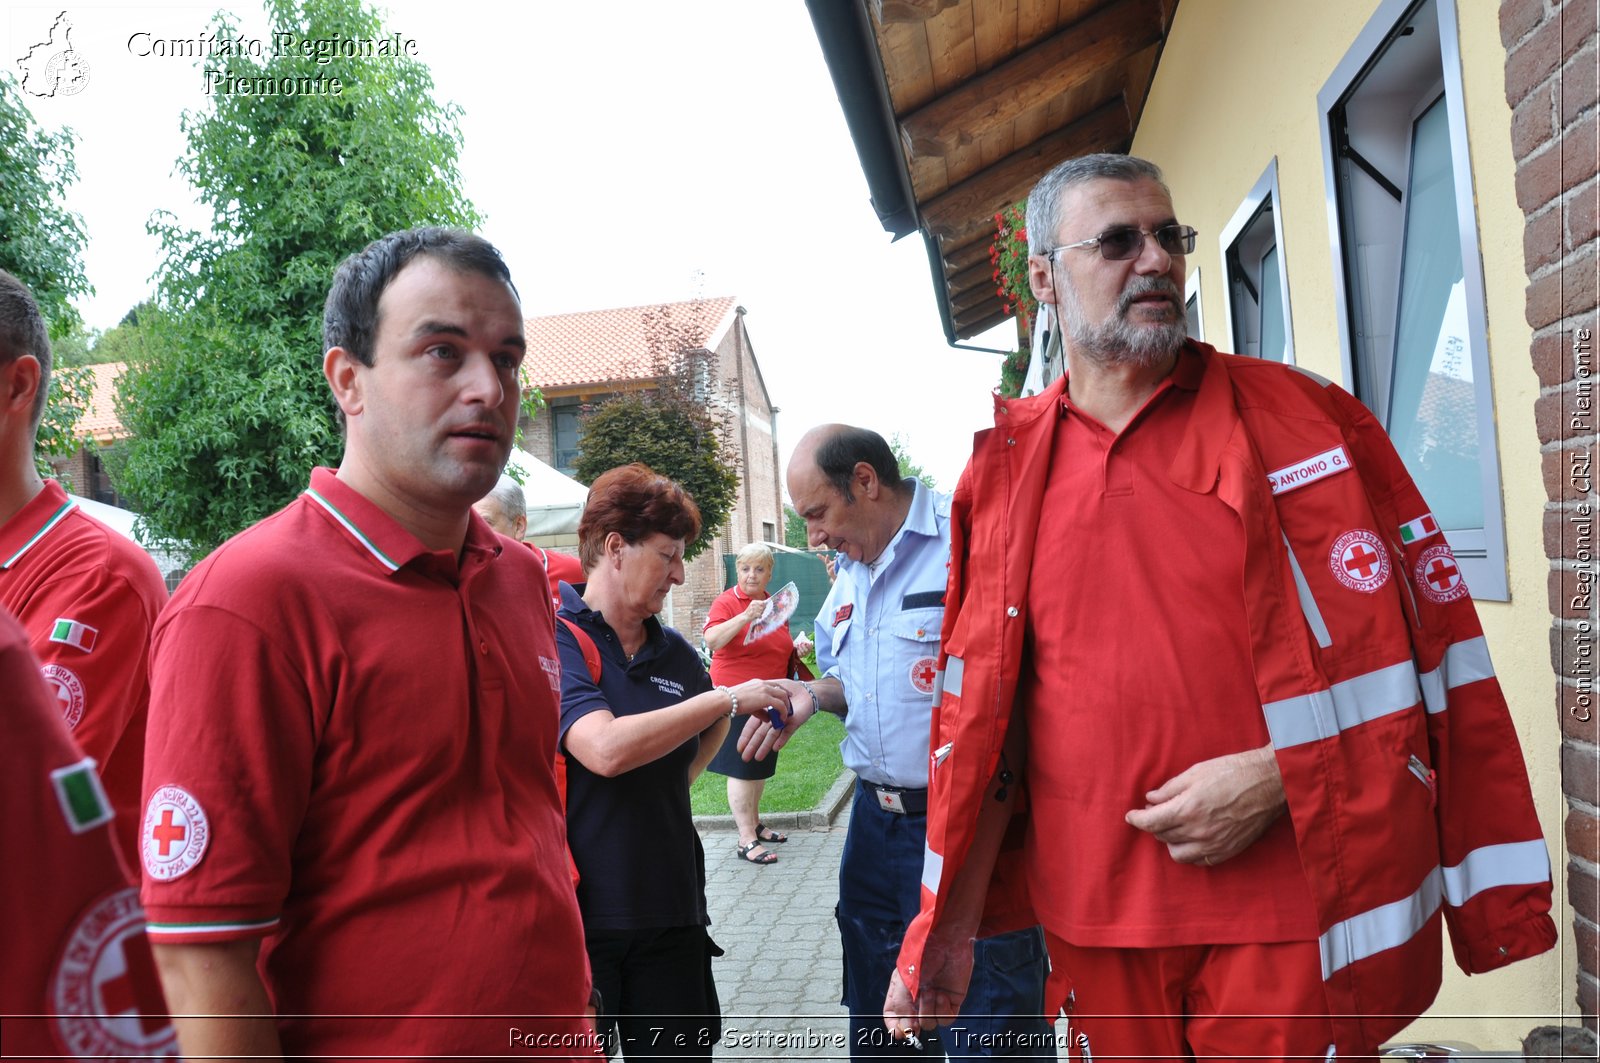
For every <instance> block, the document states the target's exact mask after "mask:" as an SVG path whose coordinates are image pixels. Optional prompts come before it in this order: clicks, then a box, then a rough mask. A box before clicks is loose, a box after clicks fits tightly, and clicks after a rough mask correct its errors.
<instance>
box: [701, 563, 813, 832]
mask: <svg viewBox="0 0 1600 1063" xmlns="http://www.w3.org/2000/svg"><path fill="white" fill-rule="evenodd" d="M734 573H735V575H736V576H737V581H736V582H735V583H734V585H733V586H732V587H729V588H728V589H727V590H725V591H723V592H722V593H721V594H720V595H718V597H717V600H716V601H714V602H712V603H711V612H710V614H709V615H707V617H706V627H705V639H706V645H707V646H708V647H710V649H711V681H712V682H713V683H716V684H718V685H721V686H727V685H730V684H738V683H742V682H744V681H745V680H747V679H782V678H784V677H786V676H788V674H789V660H790V658H791V657H792V656H793V655H794V642H793V641H792V640H791V639H790V638H789V628H788V626H787V625H785V626H783V627H781V628H779V629H778V630H777V631H773V632H771V633H769V634H767V635H765V636H763V637H761V638H759V639H756V640H755V641H754V642H750V643H746V642H745V640H744V638H745V629H746V628H747V627H749V626H750V622H751V621H752V620H754V619H756V617H758V616H760V615H761V611H762V610H763V609H765V608H766V604H767V597H768V595H767V583H768V581H770V580H771V579H772V551H771V550H770V549H768V548H767V546H766V544H764V543H751V544H750V545H748V546H746V547H745V548H744V549H743V550H740V551H739V556H738V557H736V558H735V559H734ZM743 730H744V728H742V727H730V728H728V736H727V737H726V738H725V739H723V742H722V748H721V749H720V750H718V751H717V755H716V757H715V758H713V760H712V761H711V763H710V764H709V765H707V768H708V770H710V771H714V772H716V773H717V774H719V775H726V776H727V777H728V807H729V808H730V809H732V810H733V822H734V824H735V825H736V826H737V827H738V828H739V855H740V856H741V857H743V858H744V859H746V860H748V861H750V862H751V863H752V864H771V863H776V862H777V859H778V854H777V853H774V852H772V851H770V850H768V849H767V848H765V846H764V845H763V843H765V844H766V845H772V844H775V843H777V842H786V841H788V840H789V839H788V838H787V837H785V836H784V835H782V834H779V833H778V832H777V831H775V830H773V829H772V828H770V827H768V826H767V825H766V824H764V823H762V822H761V790H762V787H764V786H765V785H766V781H767V780H768V779H770V778H772V775H773V773H774V772H776V771H777V770H778V755H777V754H776V753H772V754H770V755H768V756H767V758H766V759H765V760H751V761H745V760H741V759H740V757H739V734H740V732H742V731H743Z"/></svg>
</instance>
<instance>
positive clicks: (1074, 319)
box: [1061, 278, 1189, 369]
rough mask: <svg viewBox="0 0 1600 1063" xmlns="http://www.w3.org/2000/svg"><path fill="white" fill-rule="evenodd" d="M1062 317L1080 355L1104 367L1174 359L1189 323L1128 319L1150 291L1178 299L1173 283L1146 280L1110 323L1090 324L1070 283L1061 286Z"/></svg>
mask: <svg viewBox="0 0 1600 1063" xmlns="http://www.w3.org/2000/svg"><path fill="white" fill-rule="evenodd" d="M1062 288H1063V296H1064V297H1063V298H1062V300H1061V314H1062V319H1063V324H1064V325H1065V329H1066V335H1067V340H1068V341H1069V342H1070V343H1071V344H1072V345H1073V347H1075V348H1076V349H1077V351H1078V352H1079V353H1080V354H1083V355H1084V356H1086V357H1088V358H1089V359H1091V360H1092V361H1095V362H1099V363H1101V364H1102V365H1134V366H1139V367H1141V368H1146V369H1148V368H1153V367H1155V366H1158V365H1160V364H1161V363H1162V362H1164V361H1166V360H1167V359H1169V358H1171V357H1172V356H1173V355H1174V354H1176V353H1177V352H1178V348H1180V347H1182V346H1183V343H1184V340H1186V339H1187V338H1188V333H1189V327H1188V322H1187V321H1185V320H1184V319H1182V318H1179V319H1178V320H1177V321H1174V322H1172V323H1170V324H1166V325H1135V324H1133V323H1132V322H1131V321H1129V320H1128V311H1129V310H1130V309H1132V307H1133V300H1134V299H1136V298H1137V297H1139V296H1141V295H1146V294H1148V293H1150V292H1162V293H1165V294H1167V295H1171V296H1172V297H1173V298H1174V299H1176V298H1178V292H1177V289H1176V288H1175V287H1173V285H1172V282H1171V281H1167V280H1160V279H1155V278H1149V279H1143V280H1140V281H1137V282H1135V284H1134V285H1133V286H1132V287H1131V288H1129V289H1128V290H1127V291H1125V292H1123V293H1122V296H1121V298H1119V299H1118V300H1117V312H1116V314H1115V316H1113V317H1112V318H1111V319H1110V320H1108V321H1104V322H1101V323H1100V324H1098V325H1095V324H1091V323H1090V322H1089V320H1088V319H1087V318H1086V317H1085V316H1084V313H1083V307H1082V305H1081V304H1079V302H1078V293H1077V290H1076V289H1074V288H1073V287H1072V284H1071V282H1068V283H1067V284H1064V285H1062Z"/></svg>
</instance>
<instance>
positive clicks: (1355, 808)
mask: <svg viewBox="0 0 1600 1063" xmlns="http://www.w3.org/2000/svg"><path fill="white" fill-rule="evenodd" d="M1197 346H1198V348H1199V351H1200V353H1201V355H1202V357H1204V358H1205V359H1206V372H1205V377H1204V379H1203V381H1202V383H1201V387H1200V392H1199V394H1198V396H1197V398H1196V404H1195V410H1194V414H1193V417H1192V418H1191V421H1190V424H1189V427H1188V431H1187V435H1186V439H1185V444H1184V446H1183V447H1182V448H1180V449H1179V451H1178V452H1177V453H1176V454H1175V455H1174V456H1173V461H1172V465H1171V468H1170V474H1171V476H1172V479H1173V481H1174V482H1175V483H1177V484H1179V485H1181V486H1183V487H1186V488H1188V489H1189V490H1192V491H1196V492H1201V493H1209V492H1212V491H1215V492H1217V495H1218V497H1219V499H1220V500H1221V501H1222V502H1224V503H1225V504H1226V505H1228V506H1229V507H1230V508H1232V509H1233V510H1234V511H1235V512H1236V513H1238V515H1239V519H1240V521H1241V523H1242V525H1243V528H1244V532H1245V553H1246V556H1245V587H1244V596H1245V605H1246V612H1247V615H1248V617H1249V623H1250V638H1251V645H1252V650H1251V661H1250V662H1249V664H1250V666H1251V667H1253V669H1254V672H1255V679H1256V685H1257V688H1258V690H1259V693H1260V697H1261V704H1262V706H1263V713H1264V714H1265V716H1266V721H1267V727H1268V731H1269V733H1270V734H1271V737H1272V744H1273V747H1274V749H1275V752H1276V756H1277V760H1278V766H1279V768H1280V769H1281V772H1282V775H1283V784H1284V791H1285V795H1286V797H1287V800H1288V806H1289V814H1290V816H1291V817H1292V819H1293V822H1294V830H1295V837H1296V840H1297V843H1298V846H1299V851H1300V860H1301V864H1302V867H1303V868H1304V870H1305V873H1306V880H1307V883H1308V884H1309V886H1310V889H1311V894H1312V898H1313V900H1314V902H1315V905H1316V909H1317V915H1318V930H1319V933H1320V940H1319V945H1320V947H1321V954H1322V975H1323V979H1324V986H1325V988H1326V991H1327V1001H1328V1014H1329V1015H1330V1016H1333V1017H1334V1020H1333V1024H1334V1032H1335V1038H1336V1044H1337V1045H1338V1046H1339V1047H1341V1048H1347V1047H1354V1046H1359V1045H1373V1044H1377V1043H1379V1042H1381V1041H1382V1040H1383V1039H1385V1038H1387V1037H1390V1036H1392V1035H1393V1034H1394V1033H1395V1032H1396V1031H1397V1030H1399V1029H1400V1028H1401V1027H1403V1026H1404V1025H1405V1024H1406V1023H1407V1022H1409V1021H1410V1019H1411V1018H1413V1017H1415V1016H1416V1015H1419V1014H1420V1013H1421V1012H1423V1011H1424V1010H1425V1009H1426V1008H1427V1007H1428V1005H1429V1004H1430V1003H1432V1001H1433V998H1434V996H1435V995H1436V994H1437V992H1438V988H1439V981H1440V973H1441V972H1440V953H1441V942H1440V936H1441V935H1440V913H1441V912H1442V913H1443V917H1444V919H1446V920H1448V921H1449V923H1450V937H1451V941H1452V944H1453V947H1454V949H1455V956H1456V962H1457V963H1458V964H1459V965H1460V966H1461V968H1462V969H1463V970H1465V971H1466V972H1467V973H1469V974H1473V973H1478V972H1482V971H1488V970H1492V969H1494V968H1497V967H1501V966H1504V965H1506V964H1508V963H1511V962H1513V961H1515V960H1519V959H1523V958H1526V957H1529V956H1533V955H1537V954H1538V953H1541V952H1543V951H1545V950H1546V949H1548V948H1550V947H1551V946H1552V945H1553V944H1554V943H1555V940H1556V931H1555V925H1554V923H1553V922H1552V921H1551V919H1550V914H1549V913H1550V896H1551V886H1550V865H1549V856H1548V854H1547V852H1546V850H1545V845H1544V839H1543V835H1542V834H1541V832H1540V829H1539V824H1538V821H1537V819H1536V817H1535V815H1534V809H1533V800H1532V796H1531V794H1530V792H1529V787H1528V779H1527V773H1526V769H1525V767H1524V765H1523V761H1522V755H1521V751H1520V749H1519V747H1518V744H1517V735H1516V731H1515V729H1514V727H1513V725H1512V721H1511V718H1510V715H1509V713H1508V711H1507V709H1506V704H1505V699H1504V697H1503V696H1502V694H1501V692H1500V685H1499V682H1498V681H1497V680H1496V679H1495V677H1494V671H1493V668H1492V666H1491V664H1490V661H1489V654H1488V650H1487V648H1486V646H1485V643H1484V638H1483V632H1482V629H1481V628H1480V627H1479V624H1478V618H1477V613H1476V611H1475V610H1474V609H1473V606H1472V600H1471V598H1470V597H1468V595H1467V593H1466V588H1465V585H1464V584H1462V583H1461V579H1460V575H1459V572H1457V571H1456V567H1455V563H1454V558H1453V557H1452V556H1451V555H1450V552H1449V547H1448V546H1446V545H1445V543H1444V537H1443V535H1442V534H1439V533H1438V531H1437V529H1436V528H1434V527H1433V525H1432V518H1431V515H1430V514H1429V513H1428V508H1427V505H1426V503H1424V502H1423V500H1422V496H1421V495H1420V494H1419V493H1418V491H1417V488H1416V486H1415V484H1413V483H1412V481H1411V478H1410V476H1409V475H1407V473H1406V471H1405V467H1404V466H1403V464H1402V463H1401V461H1400V458H1399V456H1398V455H1397V454H1396V453H1395V451H1394V448H1393V447H1392V445H1391V444H1390V442H1389V439H1388V437H1387V436H1386V435H1385V434H1384V432H1383V430H1382V428H1381V427H1380V426H1379V425H1378V424H1377V422H1376V421H1375V420H1374V419H1373V417H1372V415H1371V414H1370V413H1369V412H1368V411H1367V409H1366V408H1365V407H1364V406H1362V405H1361V404H1360V403H1359V402H1357V401H1356V400H1355V399H1354V398H1352V397H1351V396H1350V395H1349V394H1348V393H1346V392H1344V391H1343V390H1341V389H1340V388H1338V387H1335V386H1333V385H1331V384H1329V383H1328V382H1327V381H1324V380H1322V379H1321V378H1319V377H1316V376H1314V375H1313V374H1309V373H1304V372H1301V371H1296V370H1293V369H1291V368H1287V367H1284V366H1282V365H1278V364H1276V363H1272V362H1263V361H1260V360H1258V359H1253V358H1241V357H1237V356H1233V355H1224V354H1219V353H1218V352H1216V351H1215V350H1213V349H1212V348H1210V347H1208V346H1206V345H1204V344H1199V345H1197ZM1064 387H1065V382H1064V381H1058V382H1057V383H1056V384H1055V385H1054V386H1053V387H1051V388H1050V389H1048V390H1047V391H1046V392H1045V393H1044V394H1043V395H1040V396H1037V397H1034V398H1029V399H1011V400H1005V399H1001V400H997V402H996V417H995V423H996V428H995V429H993V430H991V431H986V432H981V433H979V434H978V437H977V440H976V444H975V448H974V452H973V456H972V461H971V463H970V464H969V465H968V467H967V470H966V472H965V474H964V475H963V477H962V481H961V484H960V486H959V487H958V488H957V490H956V495H955V501H954V510H953V513H952V521H951V532H952V540H951V564H950V586H949V590H948V592H947V594H946V596H945V603H946V606H945V621H944V632H943V651H942V655H941V659H940V664H941V666H942V675H941V684H940V686H939V687H937V688H936V693H935V695H934V699H935V700H934V713H933V725H932V742H931V745H930V749H931V750H933V760H934V764H933V770H932V773H931V776H930V778H931V782H930V795H929V810H928V852H927V857H926V863H925V866H924V872H923V889H922V911H921V913H920V914H919V915H918V916H917V918H916V919H915V920H914V921H913V922H912V924H911V926H910V928H909V929H908V931H907V933H906V939H905V944H904V946H903V948H902V951H901V954H900V973H901V977H902V978H904V979H905V982H906V984H907V986H908V988H910V990H911V991H912V992H913V993H916V991H917V986H918V981H917V976H916V971H917V968H918V966H919V965H920V959H921V955H922V950H923V947H924V945H925V943H926V942H927V939H928V936H929V932H930V929H931V928H932V927H933V926H934V925H936V924H937V923H938V922H939V920H940V919H941V917H942V910H941V896H942V895H943V894H946V893H948V890H949V888H950V885H951V883H952V881H953V878H954V876H955V874H956V873H957V872H958V870H959V869H960V867H961V864H962V862H963V860H964V859H965V857H966V854H967V852H968V849H969V848H970V846H971V844H972V839H973V832H974V829H975V825H976V820H977V816H978V808H979V805H980V803H981V800H982V799H983V798H982V794H983V790H984V787H985V786H986V784H987V783H988V781H989V779H990V778H991V776H992V775H993V774H994V771H995V767H996V764H997V762H998V758H999V755H1000V749H1001V746H1002V743H1003V742H1004V739H1005V732H1006V727H1007V725H1008V723H1009V722H1010V719H1011V715H1012V708H1013V702H1014V699H1015V697H1016V693H1017V676H1018V672H1019V662H1020V656H1021V654H1022V652H1023V627H1024V622H1025V620H1024V618H1025V617H1026V616H1027V601H1026V596H1027V588H1028V580H1029V569H1030V566H1031V565H1032V563H1033V561H1034V536H1035V531H1036V529H1037V527H1038V523H1039V518H1040V506H1041V499H1042V496H1043V492H1044V485H1045V482H1046V479H1047V478H1048V476H1049V462H1050V454H1051V445H1052V437H1053V434H1054V431H1055V427H1056V425H1058V424H1059V423H1060V418H1059V416H1058V410H1059V403H1060V399H1061V393H1062V390H1063V389H1064ZM1175 621H1176V622H1180V623H1181V621H1182V618H1181V617H1178V618H1175ZM1128 637H1136V635H1135V634H1134V633H1129V634H1128ZM1019 814H1025V813H1019ZM1017 826H1018V825H1017V824H1016V823H1015V822H1014V823H1013V824H1012V827H1013V829H1012V830H1009V831H1008V832H1007V839H1008V841H1007V845H1006V847H1003V848H1002V851H1001V854H1000V859H999V862H998V865H997V867H996V872H995V876H994V879H993V880H992V882H991V885H990V890H989V896H988V907H987V908H986V910H985V925H984V932H985V933H990V932H996V931H998V930H1002V929H1006V928H1008V927H1010V926H1017V925H1026V924H1027V923H1031V922H1033V921H1034V919H1033V917H1032V908H1031V906H1030V903H1029V899H1028V893H1027V886H1026V884H1025V883H1023V882H1021V881H1020V874H1019V871H1018V860H1017V857H1018V856H1019V855H1020V853H1019V851H1018V850H1017V849H1016V847H1015V844H1014V843H1013V842H1012V841H1011V840H1012V839H1020V838H1021V836H1022V832H1021V831H1019V830H1016V829H1015V828H1016V827H1017ZM1032 901H1033V903H1037V904H1039V905H1044V904H1048V903H1049V899H1048V898H1046V897H1034V898H1033V899H1032Z"/></svg>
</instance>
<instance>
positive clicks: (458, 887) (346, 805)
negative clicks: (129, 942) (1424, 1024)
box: [140, 228, 600, 1058]
mask: <svg viewBox="0 0 1600 1063" xmlns="http://www.w3.org/2000/svg"><path fill="white" fill-rule="evenodd" d="M323 349H324V351H325V354H324V355H323V357H322V361H321V365H322V370H323V375H324V377H325V378H326V380H327V383H328V386H329V389H330V390H331V391H332V395H333V399H334V402H335V404H336V409H337V413H338V416H339V417H340V419H341V420H342V422H343V424H344V429H345V446H344V456H343V459H342V460H341V462H340V464H339V467H338V469H315V470H312V472H311V478H310V484H309V486H308V487H307V489H306V491H305V492H304V493H303V494H301V495H300V496H299V497H298V498H296V499H295V500H294V501H293V502H291V503H289V505H287V506H285V507H284V508H283V509H281V510H279V511H278V512H277V513H275V514H274V515H272V516H270V517H268V518H266V519H265V520H263V521H261V522H260V523H259V524H256V525H255V526H254V527H252V528H250V529H248V530H246V531H244V532H242V533H240V534H239V535H236V536H234V537H233V538H232V539H230V540H229V541H228V542H226V543H224V544H223V545H222V546H221V547H219V548H218V549H217V550H216V551H215V552H213V553H212V554H211V555H210V556H209V557H207V558H206V559H205V560H204V561H202V562H201V563H200V564H199V565H198V566H197V567H196V568H195V569H194V571H193V572H191V573H190V574H189V576H188V577H187V578H186V579H185V580H184V582H183V584H182V586H181V587H180V588H179V590H178V593H177V595H176V596H175V597H174V598H173V601H172V604H171V605H170V606H169V607H168V609H167V611H166V612H165V613H164V614H163V615H162V618H161V620H160V621H159V622H158V624H157V625H156V631H155V637H154V648H153V650H152V654H151V683H152V690H151V714H150V740H149V743H148V748H147V751H146V762H145V787H144V790H145V794H146V800H145V812H144V818H143V820H142V823H141V833H140V842H141V848H140V857H141V862H142V864H143V870H144V889H143V899H144V902H145V907H146V910H147V912H148V915H149V919H150V940H151V941H152V943H153V944H154V951H155V958H156V962H157V964H158V966H159V968H160V971H161V977H162V983H163V986H164V987H165V990H166V994H167V999H168V1002H169V1003H170V1004H171V1007H172V1010H173V1013H174V1014H175V1015H178V1016H181V1017H180V1018H178V1019H176V1020H175V1021H176V1024H177V1027H178V1038H179V1042H180V1045H181V1047H182V1049H183V1052H184V1054H185V1055H186V1056H191V1057H194V1056H223V1055H245V1056H259V1057H266V1058H277V1057H279V1056H316V1057H323V1058H349V1057H357V1056H405V1057H407V1058H430V1057H454V1056H472V1057H485V1056H490V1055H498V1054H501V1053H505V1052H507V1051H511V1052H515V1053H516V1054H518V1055H519V1056H528V1057H534V1058H552V1057H559V1058H572V1057H592V1056H593V1055H594V1054H595V1053H596V1052H597V1051H598V1050H599V1047H600V1046H599V1043H598V1041H597V1040H596V1039H595V1038H594V1036H593V1024H592V1021H591V1020H590V1019H589V1017H588V1016H587V1015H586V1011H587V1010H588V1008H589V1006H590V1004H591V994H590V977H589V966H588V961H587V958H586V955H585V952H584V944H583V928H582V924H581V921H580V918H579V914H578V905H577V898H576V896H575V894H574V892H573V887H572V881H571V878H570V875H569V872H568V867H567V859H566V851H565V836H566V833H565V823H564V821H563V818H562V813H561V805H560V801H559V798H558V795H557V791H556V784H555V777H554V770H553V767H552V761H553V759H554V755H555V741H556V724H557V712H558V703H559V682H560V679H559V665H558V663H557V662H558V658H557V652H556V646H555V635H554V630H553V629H554V623H555V620H554V612H553V610H552V608H551V605H550V596H549V590H548V587H547V585H546V583H545V577H544V570H543V568H542V567H541V566H540V565H539V563H538V561H537V560H536V559H535V558H534V557H533V556H532V555H530V554H529V553H528V552H527V551H526V550H522V549H518V548H516V547H515V545H514V544H512V543H509V542H507V541H506V540H504V539H502V538H501V537H500V536H498V535H496V534H495V533H494V532H492V531H491V530H490V529H489V526H488V525H487V524H485V523H484V522H483V520H482V518H480V517H478V516H477V515H476V514H475V513H474V512H473V510H472V504H473V502H475V501H477V500H478V499H479V498H482V497H483V495H484V493H485V492H487V491H488V490H489V488H490V487H492V486H494V483H495V481H496V479H497V478H498V477H499V475H500V471H501V468H502V467H503V466H504V464H505V461H506V457H507V455H508V453H509V451H510V449H511V440H512V433H513V431H514V429H515V425H516V416H517V401H518V369H519V367H520V365H521V363H522V359H523V355H524V351H525V341H524V339H523V324H522V310H521V306H520V303H519V299H518V295H517V291H516V289H515V288H514V287H513V286H512V284H511V277H510V273H509V271H508V270H507V268H506V266H505V263H504V262H503V261H502V259H501V257H500V254H499V252H498V251H497V250H495V248H494V247H493V246H492V245H490V244H489V243H488V242H486V241H484V240H483V239H481V238H480V237H477V236H474V235H472V234H470V233H466V232H461V231H459V230H452V229H440V228H425V229H413V230H409V231H406V232H399V233H393V234H391V235H389V236H385V237H383V238H381V239H379V240H377V241H374V242H373V243H372V244H370V245H369V246H368V247H367V248H366V249H365V250H363V251H361V252H359V253H357V254H355V255H352V256H351V257H350V258H348V259H346V260H345V261H344V262H343V263H342V264H341V265H340V266H339V268H338V270H337V271H336V273H335V275H334V278H333V284H332V289H331V291H330V292H329V294H328V299H327V305H326V309H325V313H324V321H323Z"/></svg>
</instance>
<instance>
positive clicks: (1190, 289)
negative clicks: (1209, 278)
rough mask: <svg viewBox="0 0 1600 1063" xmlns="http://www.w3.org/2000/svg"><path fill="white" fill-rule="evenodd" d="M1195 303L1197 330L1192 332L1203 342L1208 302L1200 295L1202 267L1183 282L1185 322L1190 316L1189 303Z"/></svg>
mask: <svg viewBox="0 0 1600 1063" xmlns="http://www.w3.org/2000/svg"><path fill="white" fill-rule="evenodd" d="M1190 303H1193V304H1194V323H1195V327H1196V331H1195V332H1192V333H1190V336H1191V337H1192V338H1193V339H1197V340H1199V341H1200V342H1201V343H1204V342H1205V341H1206V302H1205V300H1204V299H1202V298H1201V297H1200V267H1199V266H1196V267H1195V268H1194V271H1193V272H1192V273H1190V274H1189V276H1187V277H1186V278H1184V282H1183V316H1184V319H1185V322H1187V320H1188V317H1189V304H1190Z"/></svg>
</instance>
